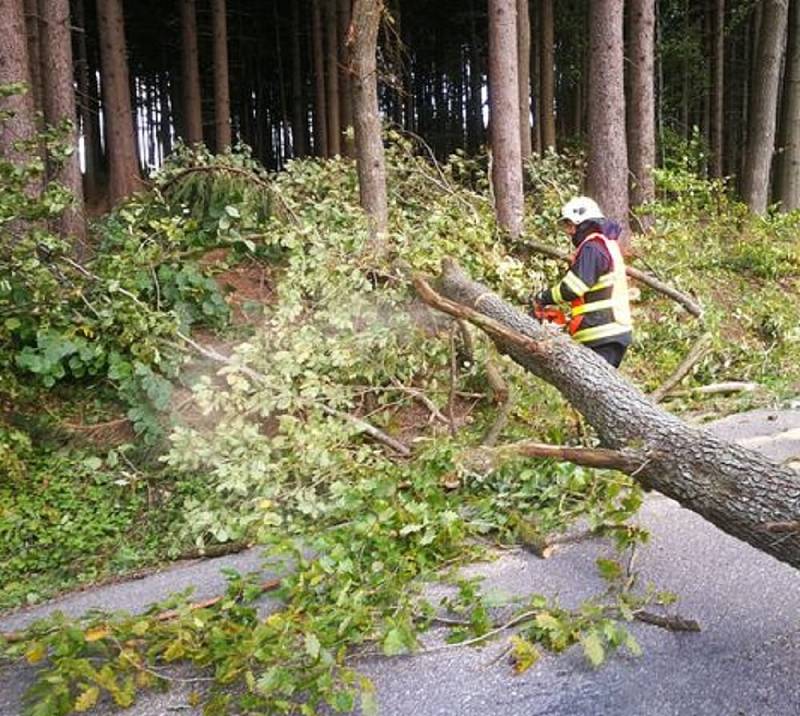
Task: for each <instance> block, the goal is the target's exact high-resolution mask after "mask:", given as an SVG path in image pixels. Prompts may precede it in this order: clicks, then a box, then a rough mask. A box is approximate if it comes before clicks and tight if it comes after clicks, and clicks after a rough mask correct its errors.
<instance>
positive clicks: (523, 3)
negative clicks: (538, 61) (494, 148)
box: [517, 0, 533, 162]
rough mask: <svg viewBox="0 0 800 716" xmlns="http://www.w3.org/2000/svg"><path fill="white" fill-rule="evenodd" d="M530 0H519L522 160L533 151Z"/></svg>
mask: <svg viewBox="0 0 800 716" xmlns="http://www.w3.org/2000/svg"><path fill="white" fill-rule="evenodd" d="M528 2H529V0H517V60H518V62H517V64H518V74H517V82H518V84H519V143H520V153H521V154H522V161H523V162H524V161H527V160H528V159H530V157H531V152H532V151H533V148H532V145H531V20H530V9H529V7H528Z"/></svg>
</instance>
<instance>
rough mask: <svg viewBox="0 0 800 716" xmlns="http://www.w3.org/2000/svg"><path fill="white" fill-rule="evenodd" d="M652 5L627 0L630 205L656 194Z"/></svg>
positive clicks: (652, 1) (644, 0) (650, 0)
mask: <svg viewBox="0 0 800 716" xmlns="http://www.w3.org/2000/svg"><path fill="white" fill-rule="evenodd" d="M655 9H656V8H655V0H631V3H630V58H631V62H630V65H629V67H630V85H629V86H630V98H631V102H630V106H629V107H628V131H629V134H628V156H629V159H630V171H631V175H632V176H631V204H632V205H633V206H641V205H642V204H644V203H645V202H648V201H652V200H653V199H654V198H655V195H656V189H655V182H654V180H653V167H654V166H655V163H656V105H655V74H654V46H655V20H656V13H655Z"/></svg>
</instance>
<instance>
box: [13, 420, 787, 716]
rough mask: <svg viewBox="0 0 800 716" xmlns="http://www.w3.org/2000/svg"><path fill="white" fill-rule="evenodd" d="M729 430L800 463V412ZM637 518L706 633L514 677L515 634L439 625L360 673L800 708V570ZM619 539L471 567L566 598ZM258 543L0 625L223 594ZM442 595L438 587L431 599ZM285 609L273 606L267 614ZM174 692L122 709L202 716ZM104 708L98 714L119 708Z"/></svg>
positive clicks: (629, 705) (485, 704)
mask: <svg viewBox="0 0 800 716" xmlns="http://www.w3.org/2000/svg"><path fill="white" fill-rule="evenodd" d="M705 427H707V428H708V429H710V430H712V431H713V432H715V433H716V434H718V435H720V436H721V437H723V438H726V439H730V440H735V441H737V442H740V443H742V444H744V445H747V446H748V447H751V448H753V449H756V450H759V451H761V452H763V453H765V454H766V455H767V456H769V457H770V458H771V459H774V460H776V461H778V462H790V461H792V459H793V458H797V459H800V409H791V410H784V411H777V410H768V409H762V410H757V411H752V412H749V413H742V414H739V415H733V416H729V417H728V418H725V419H723V420H719V421H717V422H715V423H712V424H709V425H706V426H705ZM639 522H640V523H641V524H642V525H643V526H644V527H646V528H647V529H648V530H649V531H650V532H651V539H650V541H649V542H648V543H647V544H646V545H644V546H641V547H639V549H638V553H637V559H636V565H635V569H636V571H637V573H638V575H639V580H640V581H641V583H645V582H652V583H653V584H654V585H655V586H656V587H657V588H658V589H667V590H670V591H672V592H674V593H676V594H677V595H678V596H679V602H678V604H677V607H676V608H675V609H676V613H678V614H680V615H681V616H683V617H686V618H691V619H695V620H697V621H698V622H699V624H700V626H701V631H700V632H699V633H686V632H684V633H678V632H672V631H666V630H664V629H661V628H658V627H654V626H649V625H645V624H641V623H634V624H633V625H632V626H631V629H632V631H633V632H634V634H635V636H636V638H637V640H638V641H639V643H640V644H641V646H642V648H643V651H644V653H643V655H642V656H641V657H638V658H634V657H629V656H622V655H617V656H615V657H613V658H611V659H610V660H609V661H608V662H607V663H606V664H605V665H604V666H603V667H602V668H600V669H599V670H595V669H592V668H591V667H590V666H589V665H588V663H587V662H586V660H585V658H584V657H583V655H582V654H581V653H580V647H573V648H572V649H571V650H569V651H567V652H566V653H565V654H562V655H559V656H550V655H548V656H545V657H544V658H542V659H541V660H540V661H539V663H537V664H536V665H535V666H534V667H533V668H531V669H530V670H528V671H527V672H525V673H524V674H522V675H520V676H515V675H514V673H513V669H512V667H511V666H510V665H509V663H508V662H507V660H506V659H505V658H503V656H504V652H505V650H506V648H507V645H508V634H505V635H503V636H502V637H500V638H497V639H495V640H494V641H490V642H489V643H488V645H486V646H484V647H483V648H479V649H478V648H470V647H463V646H457V645H445V644H444V642H443V637H444V636H445V631H444V630H436V629H434V630H432V631H430V632H428V633H427V634H426V635H425V637H424V641H425V649H423V651H422V653H417V654H415V655H413V656H409V657H394V658H385V657H366V658H364V659H362V660H361V661H360V662H359V663H358V664H357V667H358V668H359V670H361V671H362V672H363V673H364V674H366V675H368V676H369V677H371V678H372V679H373V680H374V683H375V686H376V689H377V693H378V699H379V704H380V706H381V713H382V714H389V715H393V716H394V715H397V716H400V715H402V714H422V715H426V714H430V715H433V714H463V715H465V716H471V715H473V714H474V715H475V716H477V715H478V714H481V715H489V716H491V715H492V714H497V715H498V716H499V715H500V714H502V715H503V716H514V715H515V714H519V715H520V716H521V715H522V714H525V716H531V715H535V714H542V715H544V714H548V715H550V716H573V715H576V716H577V715H579V714H580V715H582V716H583V715H587V716H588V715H592V716H594V715H595V714H597V715H600V714H609V715H610V714H614V715H616V716H619V715H622V716H628V715H630V716H634V715H638V714H649V713H657V714H659V715H660V716H668V715H669V714H687V713H703V714H711V715H715V714H719V715H720V716H721V715H723V714H725V715H726V716H727V715H730V714H743V715H745V714H746V716H761V715H763V716H766V715H767V714H779V713H787V714H788V713H796V711H797V704H798V703H800V684H798V681H797V678H796V675H797V673H798V672H800V621H798V619H797V615H798V614H799V613H800V578H799V577H798V574H797V571H796V570H794V569H792V568H791V567H789V566H787V565H784V564H782V563H779V562H777V561H775V560H774V559H773V558H771V557H769V556H767V555H766V554H764V553H762V552H759V551H758V550H756V549H754V548H752V547H750V546H748V545H746V544H744V543H742V542H739V541H737V540H735V539H733V538H731V537H729V536H727V535H726V534H724V533H722V532H721V531H719V530H718V529H717V528H715V527H714V526H712V525H711V524H709V523H707V522H705V521H703V520H702V519H701V518H699V517H698V516H696V515H695V514H693V513H691V512H689V511H687V510H684V509H682V508H681V507H680V506H679V505H677V503H675V502H673V501H671V500H669V499H667V498H665V497H663V496H661V495H658V494H656V493H650V494H649V495H648V497H647V499H646V501H645V504H644V506H643V508H642V509H641V511H640V513H639ZM611 549H612V548H611V546H610V545H609V544H608V543H607V542H605V541H604V540H602V539H592V540H586V541H581V542H576V543H574V544H570V545H564V546H562V547H560V549H559V550H558V551H556V552H555V554H554V555H553V556H552V557H550V558H549V559H546V560H542V559H539V558H537V557H535V556H534V555H532V554H530V553H529V552H526V551H523V550H505V551H503V552H501V553H499V554H498V557H497V559H496V560H495V561H493V562H490V563H485V564H478V565H474V566H472V567H470V568H469V569H468V570H467V571H468V572H469V573H470V574H472V575H477V574H480V575H483V576H485V582H484V585H485V587H486V588H488V589H490V590H495V591H499V592H504V593H507V594H516V593H519V594H524V593H529V592H530V591H531V589H535V590H536V591H538V592H540V593H543V594H546V595H548V596H557V597H558V599H559V601H560V602H561V604H562V605H564V606H568V607H569V606H574V605H577V604H579V603H580V602H581V600H583V599H585V598H587V597H589V596H591V595H593V594H597V593H599V592H601V591H602V590H603V588H604V584H603V582H602V580H601V579H600V577H599V576H598V573H597V569H596V566H595V560H596V558H597V557H600V556H606V555H607V554H609V553H610V552H611ZM261 562H262V556H261V552H260V550H259V549H252V550H249V551H247V552H243V553H241V554H238V555H232V556H227V557H220V558H218V559H212V560H205V561H196V562H191V563H184V564H179V565H176V566H173V567H171V568H169V569H165V570H164V571H161V572H158V573H154V574H151V575H149V576H146V577H144V578H142V579H138V580H134V581H128V582H120V583H117V584H112V585H108V586H104V587H100V588H96V589H90V590H86V591H81V592H77V593H73V594H70V595H66V596H64V597H62V598H59V599H57V600H54V601H52V602H49V603H47V604H44V605H41V606H37V607H35V608H30V609H26V610H21V611H17V612H14V613H11V614H8V615H6V616H5V617H0V630H3V631H9V630H15V629H19V628H22V627H24V626H25V625H26V624H29V623H30V622H31V621H33V620H35V619H37V618H39V617H42V616H44V615H46V614H48V613H51V612H53V611H55V610H61V611H63V612H65V613H67V614H80V613H83V612H84V611H86V609H88V608H90V607H92V606H96V607H101V608H106V609H128V610H131V611H140V610H142V609H144V608H145V606H146V605H147V604H149V603H151V602H153V601H157V600H160V599H162V598H164V597H165V596H166V595H167V594H168V593H170V592H173V591H176V590H179V589H183V588H186V587H187V586H189V585H194V586H195V595H196V597H197V598H198V599H202V598H204V597H208V596H213V595H216V594H219V593H221V592H222V591H223V590H224V579H223V577H222V575H221V574H220V569H221V568H224V567H229V568H234V569H237V570H239V571H240V572H248V571H253V570H258V569H259V568H260V565H261ZM444 589H446V588H445V587H442V586H441V585H431V587H430V590H431V594H438V593H440V592H442V590H444ZM275 606H276V603H275V602H274V601H270V600H269V599H265V600H264V609H265V610H268V609H270V608H271V607H275ZM32 673H33V670H32V668H31V667H23V666H20V665H12V666H7V667H5V668H3V669H0V715H2V716H16V715H17V714H20V713H21V712H22V707H21V698H22V694H23V692H24V690H25V688H26V686H27V685H28V684H29V683H30V681H31V677H32ZM173 673H174V675H175V678H176V681H175V683H173V684H172V688H171V689H170V690H169V691H168V692H166V693H155V692H154V693H151V694H149V695H146V696H142V698H140V700H139V701H138V702H137V703H136V704H135V705H134V706H133V707H132V708H130V709H128V710H127V712H126V713H128V714H131V715H132V716H162V715H166V714H171V713H187V714H191V713H200V710H199V709H195V708H193V707H191V706H189V705H188V703H189V701H188V699H189V694H190V692H192V691H198V690H202V682H200V683H199V684H198V683H197V682H184V681H181V680H180V679H185V678H187V677H192V674H190V673H188V672H187V671H186V670H184V669H182V668H176V669H175V671H174V672H173ZM112 712H113V710H112V709H111V708H110V707H107V706H106V707H102V708H101V709H100V710H99V711H98V713H112Z"/></svg>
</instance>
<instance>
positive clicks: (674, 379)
mask: <svg viewBox="0 0 800 716" xmlns="http://www.w3.org/2000/svg"><path fill="white" fill-rule="evenodd" d="M710 347H711V334H710V333H705V334H703V335H702V336H701V337H700V338H699V339H698V341H697V343H695V344H694V346H693V347H692V349H691V350H690V351H689V353H688V354H687V355H686V358H684V359H683V361H681V364H680V365H679V366H678V367H677V368H676V369H675V371H674V372H673V374H672V375H671V376H670V377H669V378H667V379H666V380H665V381H664V383H663V384H662V385H661V386H660V387H658V388H656V389H655V390H654V391H653V392H652V393H650V399H651V400H652V401H653V402H654V403H660V402H661V401H662V400H663V399H664V396H666V395H667V393H669V392H670V391H671V390H672V389H673V388H674V387H675V386H676V385H678V383H680V382H681V381H682V380H683V379H684V378H685V377H686V376H687V375H688V374H689V371H690V370H691V369H692V368H694V366H695V365H696V364H697V363H699V362H700V360H701V359H702V358H703V356H704V355H705V354H706V353H707V352H708V349H709V348H710Z"/></svg>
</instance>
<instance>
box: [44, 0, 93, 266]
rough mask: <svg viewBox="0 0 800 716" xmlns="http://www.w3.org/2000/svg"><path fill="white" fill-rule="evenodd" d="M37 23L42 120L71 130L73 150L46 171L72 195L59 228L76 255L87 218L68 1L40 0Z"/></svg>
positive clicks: (82, 247) (49, 165) (70, 136)
mask: <svg viewBox="0 0 800 716" xmlns="http://www.w3.org/2000/svg"><path fill="white" fill-rule="evenodd" d="M39 15H40V17H41V18H42V22H41V24H40V30H41V32H40V36H39V47H40V52H41V58H42V66H43V67H47V73H46V74H44V75H43V78H44V83H43V85H42V100H43V102H42V106H43V110H44V120H45V123H46V124H47V125H49V126H51V127H58V126H60V125H61V124H62V122H64V121H68V122H69V123H70V124H71V126H72V129H71V130H70V132H69V135H68V136H67V141H68V143H69V144H70V145H71V146H72V148H73V152H72V154H71V155H70V156H69V157H67V158H66V159H65V160H64V161H63V163H62V164H61V166H60V167H58V168H57V169H55V170H54V168H53V165H52V162H50V161H48V174H51V176H52V178H54V179H57V180H58V181H59V182H61V184H63V185H64V186H65V187H66V188H67V189H69V191H70V193H71V194H72V206H71V207H68V208H67V209H65V210H64V213H63V214H62V215H61V219H60V222H59V224H60V226H59V230H60V232H61V233H62V234H64V235H67V236H71V237H73V238H74V240H75V242H76V243H75V249H76V251H77V253H78V255H79V256H82V255H83V253H84V249H85V247H84V242H85V240H86V217H85V215H84V210H83V179H82V177H81V168H80V164H79V163H78V162H79V153H78V128H77V117H76V114H75V89H74V87H73V82H74V77H73V72H72V32H71V28H72V23H71V20H70V14H69V0H39Z"/></svg>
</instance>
